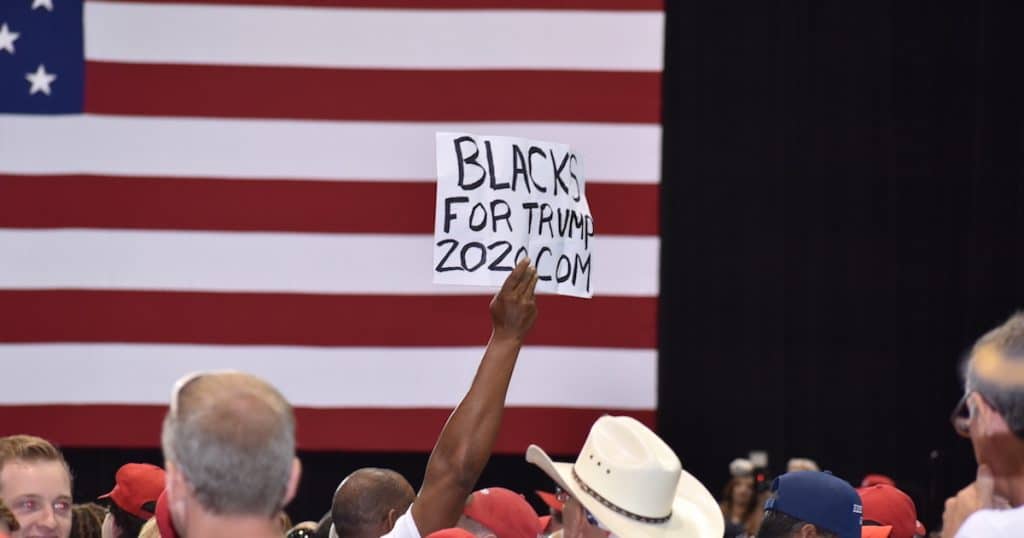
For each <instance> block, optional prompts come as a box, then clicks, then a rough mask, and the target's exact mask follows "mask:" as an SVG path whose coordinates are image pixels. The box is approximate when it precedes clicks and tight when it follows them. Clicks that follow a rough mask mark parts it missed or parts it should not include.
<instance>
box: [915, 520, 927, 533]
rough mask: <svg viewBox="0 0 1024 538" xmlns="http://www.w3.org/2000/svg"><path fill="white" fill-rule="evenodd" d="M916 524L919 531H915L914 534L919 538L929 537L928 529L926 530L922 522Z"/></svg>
mask: <svg viewBox="0 0 1024 538" xmlns="http://www.w3.org/2000/svg"><path fill="white" fill-rule="evenodd" d="M914 524H915V526H916V527H917V529H916V530H914V534H916V535H918V536H928V529H926V528H924V525H923V524H922V523H921V522H920V521H915V522H914Z"/></svg>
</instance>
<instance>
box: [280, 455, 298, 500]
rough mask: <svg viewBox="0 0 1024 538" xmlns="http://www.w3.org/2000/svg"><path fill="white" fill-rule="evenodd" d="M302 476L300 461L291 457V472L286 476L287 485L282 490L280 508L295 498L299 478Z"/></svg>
mask: <svg viewBox="0 0 1024 538" xmlns="http://www.w3.org/2000/svg"><path fill="white" fill-rule="evenodd" d="M301 478H302V462H300V461H299V458H292V472H291V475H290V476H289V477H288V486H287V487H285V490H284V499H282V501H281V505H282V506H281V507H282V509H283V508H284V507H285V506H288V503H290V502H292V499H294V498H295V492H297V491H298V490H299V479H301Z"/></svg>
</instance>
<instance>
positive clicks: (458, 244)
mask: <svg viewBox="0 0 1024 538" xmlns="http://www.w3.org/2000/svg"><path fill="white" fill-rule="evenodd" d="M593 238H594V221H593V219H592V218H591V215H590V206H589V205H588V204H587V198H586V189H585V182H584V180H583V169H582V163H581V161H580V159H579V157H578V156H577V155H576V154H575V153H574V152H573V151H572V149H571V148H569V147H568V146H566V145H564V144H552V143H549V142H538V141H535V140H526V139H522V138H509V137H499V136H475V135H468V134H457V133H438V134H437V206H436V209H435V225H434V239H435V243H434V282H436V283H440V284H468V285H497V284H499V283H501V282H502V280H503V279H504V278H505V276H506V274H507V273H508V272H510V271H512V270H513V267H514V266H516V264H518V263H519V262H520V261H521V260H523V259H524V258H529V259H531V260H533V261H534V265H535V267H536V273H537V281H538V282H537V284H536V286H537V288H538V289H540V290H541V291H548V292H555V293H560V294H563V295H573V296H577V297H591V296H592V295H593V290H592V289H591V246H592V245H593Z"/></svg>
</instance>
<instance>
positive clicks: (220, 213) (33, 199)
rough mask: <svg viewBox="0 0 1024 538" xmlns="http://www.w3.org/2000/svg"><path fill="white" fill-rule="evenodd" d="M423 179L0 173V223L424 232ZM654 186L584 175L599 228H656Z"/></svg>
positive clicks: (430, 210)
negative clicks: (589, 180)
mask: <svg viewBox="0 0 1024 538" xmlns="http://www.w3.org/2000/svg"><path fill="white" fill-rule="evenodd" d="M434 189H435V187H434V184H433V183H432V182H359V181H288V180H236V179H231V180H220V179H186V178H147V177H109V176H107V177H95V176H12V175H3V174H0V227H5V228H119V229H148V230H174V229H181V230H211V231H212V230H220V231H280V232H332V233H393V234H431V233H433V231H434V199H435V192H434ZM658 196H659V194H658V186H657V185H638V184H609V183H591V184H589V185H587V198H588V200H589V202H590V209H591V211H592V212H593V214H595V215H598V220H597V230H598V233H599V234H601V235H657V234H658Z"/></svg>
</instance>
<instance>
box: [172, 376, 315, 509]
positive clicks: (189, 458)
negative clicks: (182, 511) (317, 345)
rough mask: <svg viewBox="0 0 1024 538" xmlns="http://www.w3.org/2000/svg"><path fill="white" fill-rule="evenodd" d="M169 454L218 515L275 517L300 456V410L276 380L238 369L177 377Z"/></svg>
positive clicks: (200, 499) (202, 501) (198, 497)
mask: <svg viewBox="0 0 1024 538" xmlns="http://www.w3.org/2000/svg"><path fill="white" fill-rule="evenodd" d="M161 441H162V445H163V451H164V458H165V459H166V460H168V461H170V462H173V463H174V464H175V466H177V467H178V468H179V469H180V470H181V472H182V473H183V474H184V476H185V479H186V481H187V482H188V484H189V486H191V491H192V493H193V495H194V496H195V498H196V500H197V501H198V502H199V503H200V504H201V505H202V506H203V507H204V508H205V509H206V510H208V511H210V512H212V513H214V514H219V515H263V516H267V517H273V516H274V515H275V514H276V513H277V512H278V510H280V509H281V508H283V506H284V497H285V494H286V491H287V488H288V481H289V478H290V477H291V471H292V461H293V459H294V458H295V416H294V414H293V412H292V407H291V405H289V404H288V402H287V401H286V400H285V399H284V397H283V396H282V395H281V393H279V392H278V391H277V390H276V389H274V387H272V386H270V384H268V383H267V382H265V381H263V380H262V379H259V378H257V377H255V376H252V375H249V374H244V373H241V372H217V373H206V374H199V375H195V376H191V377H188V378H185V379H182V380H181V381H179V382H178V384H177V386H176V390H175V394H174V396H173V397H172V401H171V408H170V410H169V411H168V413H167V417H166V418H165V419H164V425H163V434H162V436H161Z"/></svg>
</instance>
